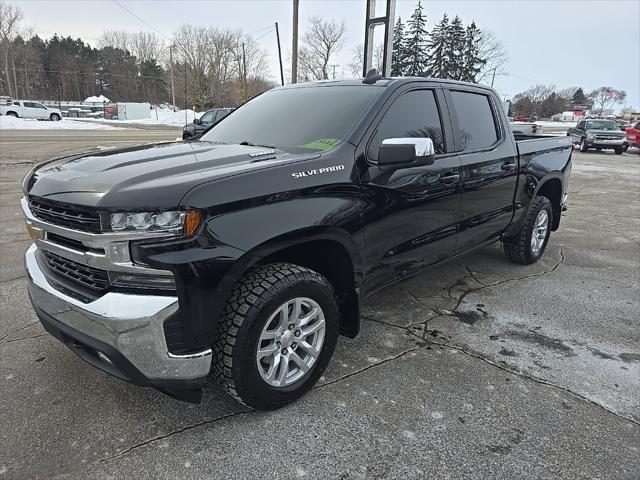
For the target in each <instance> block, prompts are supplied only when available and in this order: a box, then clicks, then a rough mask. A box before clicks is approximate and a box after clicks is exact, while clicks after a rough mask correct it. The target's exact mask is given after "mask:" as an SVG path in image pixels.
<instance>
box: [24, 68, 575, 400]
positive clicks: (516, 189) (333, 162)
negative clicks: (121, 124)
mask: <svg viewBox="0 0 640 480" xmlns="http://www.w3.org/2000/svg"><path fill="white" fill-rule="evenodd" d="M571 152H572V148H571V140H570V139H569V138H567V137H553V138H541V137H535V139H528V138H522V139H517V138H514V136H513V134H512V132H511V129H510V128H509V122H508V121H507V117H506V116H505V114H504V112H503V109H502V106H501V103H500V99H499V98H498V96H497V95H496V93H495V92H494V91H493V90H491V89H489V88H486V87H482V86H478V85H473V84H467V83H461V82H452V81H440V80H430V79H424V78H399V79H392V78H382V77H380V76H376V75H371V76H367V78H365V79H364V80H351V81H325V82H319V83H308V84H298V85H289V86H286V87H281V88H276V89H273V90H271V91H268V92H266V93H264V94H262V95H260V96H258V97H257V98H255V99H253V100H251V101H249V102H248V103H246V104H245V105H243V106H242V107H240V108H238V109H237V110H235V111H234V112H233V113H231V114H230V115H229V116H228V117H227V118H225V120H224V121H223V122H221V123H219V124H217V125H215V126H214V127H213V128H212V129H211V130H209V131H208V132H207V133H206V134H205V135H204V136H203V137H202V139H201V140H199V141H196V142H176V143H165V144H157V145H152V146H143V147H136V148H126V149H122V150H118V151H108V152H99V153H95V152H93V153H87V154H83V155H74V156H71V157H66V158H62V159H56V160H52V161H49V162H46V163H43V164H41V165H39V166H37V167H36V168H34V169H33V171H31V172H30V173H29V174H28V175H27V176H26V178H25V180H24V185H23V189H24V198H23V200H22V208H23V210H24V215H25V216H26V222H27V228H28V230H29V232H30V234H31V236H32V237H33V238H34V240H35V242H34V244H33V245H32V246H31V247H30V248H29V249H28V251H27V252H26V268H27V271H28V278H29V280H28V286H29V293H30V297H31V301H32V304H33V308H34V309H35V312H36V313H37V315H38V317H39V318H40V320H41V322H42V324H43V325H44V327H45V328H46V329H47V331H49V332H50V333H51V334H52V335H54V336H55V337H57V338H58V339H60V340H61V341H62V342H63V343H65V344H66V345H67V346H68V347H69V348H71V349H72V350H73V351H74V352H75V353H77V354H78V355H79V356H80V357H81V358H83V359H84V360H86V361H88V362H90V363H91V364H93V365H94V366H96V367H98V368H100V369H102V370H104V371H106V372H109V373H110V374H112V375H115V376H117V377H119V378H121V379H123V380H126V381H129V382H131V383H134V384H137V385H143V386H151V387H155V388H157V389H159V390H162V391H164V392H165V393H167V394H169V395H172V396H174V397H176V398H180V399H182V400H186V401H191V402H198V401H200V399H201V396H202V386H203V385H204V383H205V382H206V381H207V378H208V377H209V376H210V374H211V376H213V377H215V378H216V379H217V380H218V381H220V383H221V384H222V386H223V387H224V389H225V390H226V391H227V392H228V393H230V394H231V395H233V396H234V397H235V398H236V399H238V400H240V401H241V402H244V403H245V404H246V405H249V406H251V407H254V408H257V409H273V408H278V407H280V406H283V405H285V404H287V403H288V402H291V401H292V400H294V399H295V398H297V397H299V396H301V395H303V394H304V393H305V392H307V391H308V390H309V389H310V388H311V387H312V386H313V384H314V383H315V382H316V381H317V380H318V378H319V377H320V376H321V375H322V373H323V371H324V370H325V368H326V367H327V364H328V363H329V360H330V358H331V356H332V354H333V351H334V347H335V345H336V341H337V338H338V335H340V334H341V335H344V336H346V337H354V336H356V335H357V334H358V331H359V328H360V304H361V302H362V300H363V299H365V298H366V297H368V296H370V295H372V294H373V293H374V292H378V291H379V290H380V289H382V288H383V287H385V286H388V285H390V284H393V283H394V282H397V281H399V280H402V279H406V278H408V277H411V276H412V275H415V274H418V273H421V272H424V271H426V270H427V269H429V268H431V267H434V266H436V265H438V264H441V263H442V262H445V261H447V260H450V259H451V258H453V257H457V256H460V255H463V254H466V253H468V252H470V251H472V250H474V249H477V248H479V247H483V246H485V245H489V244H491V243H493V242H497V241H502V243H503V245H504V250H505V252H506V255H507V257H509V258H510V259H511V260H513V261H514V262H517V263H521V264H530V263H533V262H536V261H537V260H538V259H539V258H540V257H541V256H542V255H543V253H544V250H545V247H546V245H547V242H548V241H549V235H550V233H551V231H553V230H556V229H557V228H558V226H559V223H560V216H561V212H562V211H563V209H564V207H565V201H566V191H567V182H568V177H569V174H570V170H571Z"/></svg>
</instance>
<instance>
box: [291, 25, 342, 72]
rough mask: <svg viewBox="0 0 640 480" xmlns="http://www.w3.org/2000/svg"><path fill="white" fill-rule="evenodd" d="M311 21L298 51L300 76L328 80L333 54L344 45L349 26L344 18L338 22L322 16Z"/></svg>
mask: <svg viewBox="0 0 640 480" xmlns="http://www.w3.org/2000/svg"><path fill="white" fill-rule="evenodd" d="M309 23H310V25H309V28H308V29H307V31H306V32H305V34H304V35H303V37H302V42H301V43H302V45H301V47H300V50H299V52H298V64H299V66H298V72H299V73H298V76H299V77H300V79H301V80H326V79H328V78H329V64H330V63H331V57H332V55H334V54H335V53H337V52H339V51H340V50H341V49H342V47H343V46H344V42H345V40H346V36H345V35H346V33H347V27H346V26H345V23H344V20H343V21H341V22H340V23H338V22H336V21H334V20H323V19H322V18H320V17H311V19H310V20H309Z"/></svg>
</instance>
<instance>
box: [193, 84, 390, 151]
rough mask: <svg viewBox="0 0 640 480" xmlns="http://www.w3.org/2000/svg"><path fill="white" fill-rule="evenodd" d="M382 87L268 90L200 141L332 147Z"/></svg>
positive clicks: (292, 147)
mask: <svg viewBox="0 0 640 480" xmlns="http://www.w3.org/2000/svg"><path fill="white" fill-rule="evenodd" d="M383 91H384V88H381V87H376V86H368V85H362V86H360V85H358V86H355V85H354V86H346V85H340V86H337V85H336V86H322V87H319V86H314V87H298V88H286V89H277V90H271V91H269V92H266V93H264V94H262V95H260V96H258V97H256V98H255V99H253V100H251V101H250V102H247V103H246V104H244V105H243V106H242V107H240V108H238V110H236V111H234V112H233V113H232V114H231V115H229V116H228V117H226V118H225V119H224V121H222V122H220V123H219V124H217V125H216V126H214V127H213V128H212V129H211V130H209V131H208V132H207V133H206V134H205V135H203V137H202V138H201V141H203V142H216V143H236V144H238V143H239V144H245V145H259V146H265V147H273V148H278V149H281V150H284V151H286V152H290V153H302V152H314V151H325V150H331V149H333V148H334V147H335V146H336V145H338V144H339V143H340V142H342V141H343V140H345V138H346V137H347V135H348V134H349V132H350V131H351V129H353V128H354V127H355V126H356V124H357V122H358V120H359V119H360V117H361V116H362V115H363V114H364V113H365V112H366V110H367V108H368V107H369V105H370V104H371V103H372V102H373V101H374V100H375V98H377V97H378V96H379V95H380V94H382V92H383Z"/></svg>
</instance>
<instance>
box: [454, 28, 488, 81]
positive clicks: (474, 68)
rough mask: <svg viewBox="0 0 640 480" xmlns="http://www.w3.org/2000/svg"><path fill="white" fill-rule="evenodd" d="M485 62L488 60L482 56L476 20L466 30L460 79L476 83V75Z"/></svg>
mask: <svg viewBox="0 0 640 480" xmlns="http://www.w3.org/2000/svg"><path fill="white" fill-rule="evenodd" d="M485 63H486V60H483V59H482V58H481V57H480V30H479V29H478V27H477V26H476V22H471V25H469V26H468V27H467V29H466V30H465V39H464V50H463V55H462V65H461V71H460V77H459V78H458V80H463V81H465V82H474V83H475V81H476V77H477V75H478V73H480V71H481V70H482V67H483V66H484V64H485Z"/></svg>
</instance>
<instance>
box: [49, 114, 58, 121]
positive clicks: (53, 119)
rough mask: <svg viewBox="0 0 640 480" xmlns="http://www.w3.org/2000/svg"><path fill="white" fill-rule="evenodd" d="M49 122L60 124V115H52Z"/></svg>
mask: <svg viewBox="0 0 640 480" xmlns="http://www.w3.org/2000/svg"><path fill="white" fill-rule="evenodd" d="M49 120H51V121H52V122H59V121H60V115H58V114H57V113H52V114H51V116H50V117H49Z"/></svg>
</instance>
